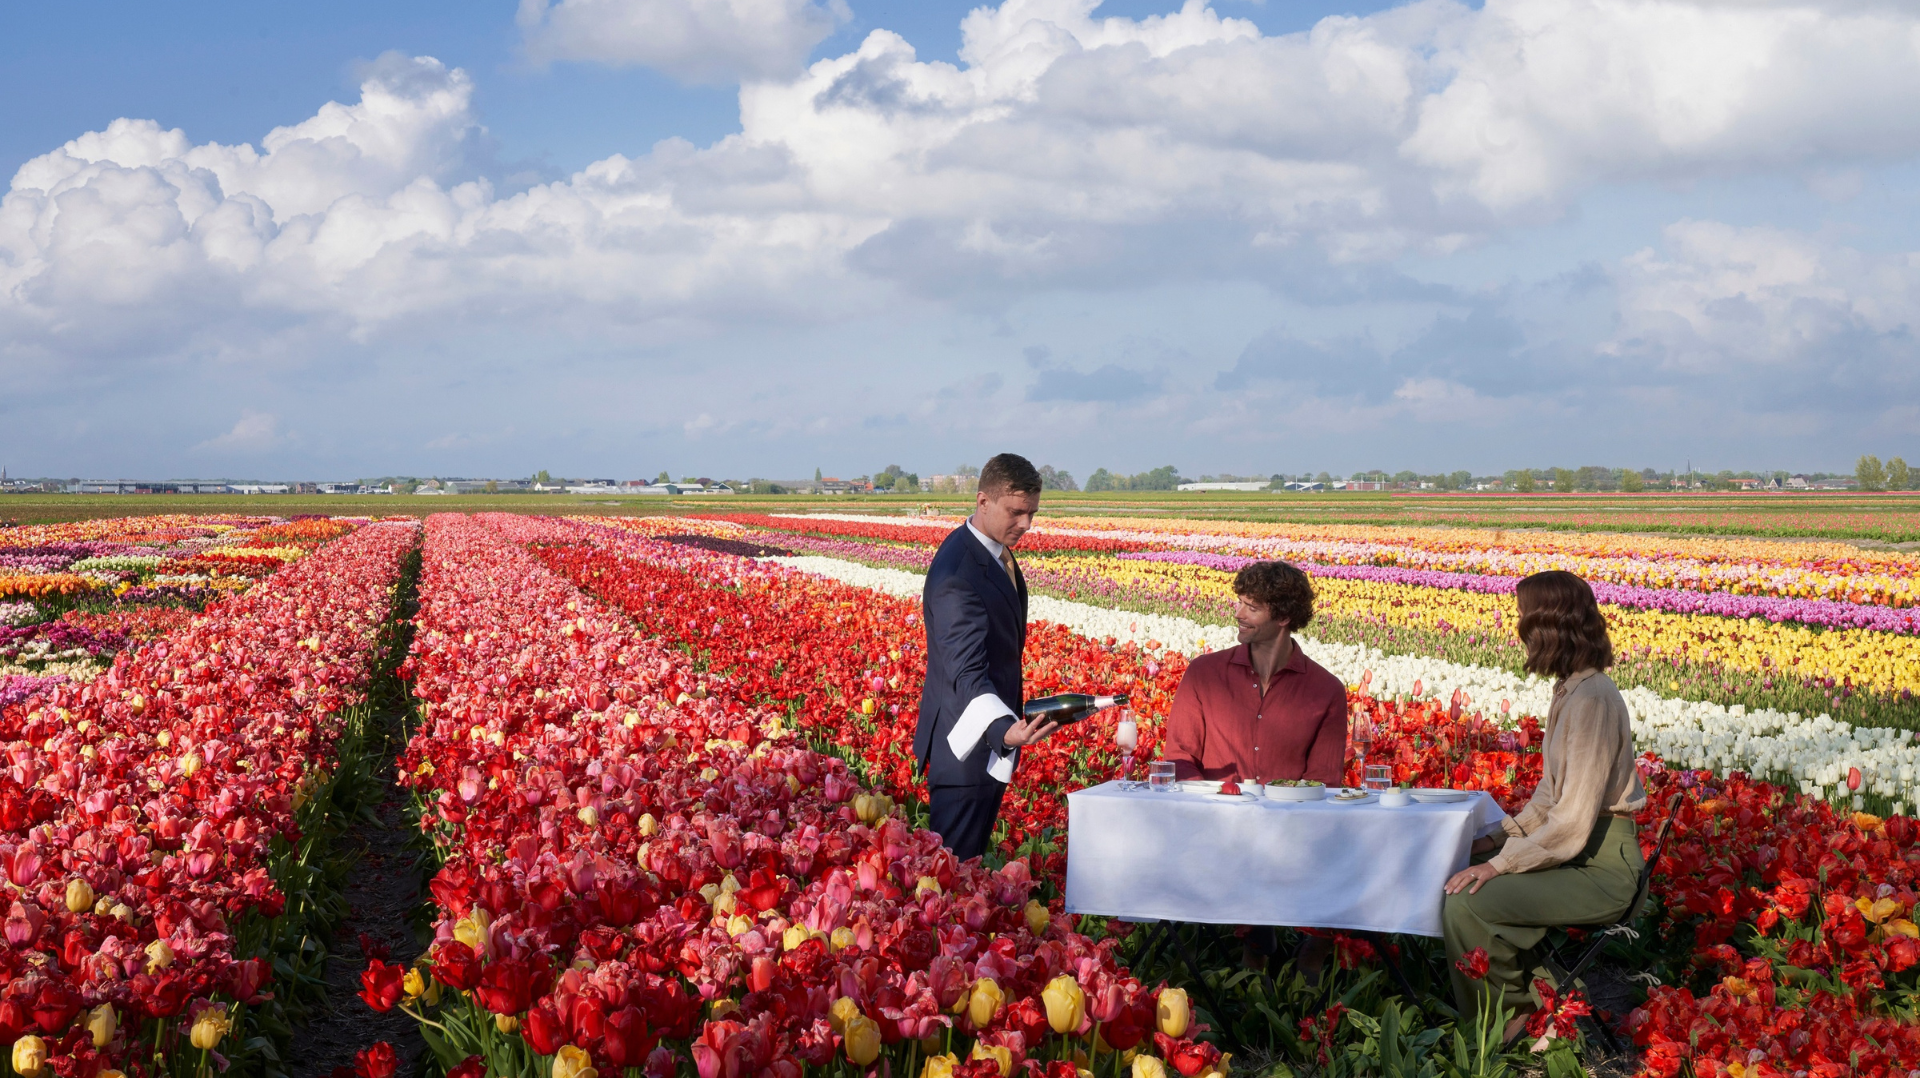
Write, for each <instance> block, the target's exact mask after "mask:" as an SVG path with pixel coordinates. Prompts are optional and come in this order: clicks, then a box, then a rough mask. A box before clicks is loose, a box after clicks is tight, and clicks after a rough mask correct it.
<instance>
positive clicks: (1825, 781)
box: [766, 556, 1920, 810]
mask: <svg viewBox="0 0 1920 1078" xmlns="http://www.w3.org/2000/svg"><path fill="white" fill-rule="evenodd" d="M766 560H767V561H769V562H777V563H780V564H783V565H787V566H789V567H791V568H794V569H799V570H802V571H804V572H810V573H817V574H819V575H821V576H825V577H830V578H832V579H835V580H840V581H843V582H845V583H848V584H854V585H857V586H859V587H865V588H871V589H873V590H875V591H879V592H884V593H886V594H889V595H898V596H906V597H915V596H918V595H920V594H921V591H922V589H923V587H924V585H925V583H926V577H925V576H923V575H921V574H919V573H910V572H906V571H904V570H901V569H884V568H877V567H874V566H870V565H862V564H860V563H859V562H853V561H846V560H843V559H840V558H826V557H811V556H809V557H796V558H768V559H766ZM1028 614H1029V616H1030V617H1032V618H1033V619H1034V620H1039V621H1051V622H1054V623H1056V624H1059V625H1063V626H1065V627H1067V628H1069V629H1071V630H1073V631H1074V632H1077V633H1080V634H1081V635H1083V636H1088V637H1092V638H1095V639H1101V640H1104V639H1106V638H1107V637H1113V638H1115V639H1116V640H1118V641H1121V642H1132V643H1137V644H1140V645H1142V646H1146V645H1149V644H1154V645H1158V646H1160V647H1165V648H1168V649H1171V650H1173V651H1177V652H1180V653H1181V654H1183V655H1186V656H1189V657H1191V656H1194V655H1199V654H1201V653H1203V652H1208V651H1218V650H1220V649H1222V648H1227V647H1231V646H1233V644H1234V643H1235V632H1234V630H1233V629H1232V628H1231V627H1229V626H1221V625H1205V624H1202V623H1200V622H1196V621H1191V620H1188V619H1186V618H1178V617H1171V616H1168V615H1164V614H1138V613H1134V612H1132V611H1126V610H1114V609H1110V608H1107V607H1101V606H1093V605H1091V604H1088V603H1078V602H1070V601H1068V600H1065V599H1056V598H1053V597H1051V596H1045V595H1036V596H1033V597H1032V599H1031V600H1030V601H1029V603H1028ZM1298 639H1299V641H1300V644H1301V646H1302V647H1303V648H1304V649H1305V650H1306V652H1307V654H1308V655H1310V656H1312V658H1313V659H1314V661H1316V662H1318V663H1319V664H1320V665H1322V666H1324V667H1326V668H1327V669H1328V670H1329V671H1331V672H1332V673H1333V674H1334V675H1335V676H1337V677H1339V678H1340V679H1341V680H1342V681H1344V682H1346V683H1347V684H1349V685H1357V684H1359V683H1360V682H1361V680H1362V679H1363V678H1364V677H1366V675H1367V674H1369V673H1371V675H1372V678H1371V680H1370V681H1369V682H1368V686H1369V690H1370V691H1371V692H1373V693H1375V694H1376V695H1382V696H1411V695H1413V693H1414V691H1415V687H1416V686H1418V688H1419V691H1420V695H1422V696H1425V697H1439V698H1442V699H1450V698H1451V697H1452V695H1453V693H1454V692H1455V691H1456V690H1458V691H1459V692H1461V693H1462V694H1464V696H1465V697H1466V699H1467V703H1468V706H1469V707H1470V708H1475V709H1479V710H1482V711H1483V712H1484V713H1485V714H1488V715H1490V716H1492V717H1495V718H1503V717H1504V718H1505V719H1506V720H1507V721H1513V720H1516V719H1518V718H1519V717H1520V716H1523V715H1535V716H1541V717H1544V716H1545V715H1546V713H1547V709H1548V707H1549V706H1550V705H1551V704H1552V702H1553V683H1552V682H1551V681H1548V680H1546V679H1544V678H1539V677H1534V676H1532V675H1526V676H1522V675H1517V674H1514V673H1512V672H1511V671H1508V670H1502V669H1498V668H1495V667H1486V666H1470V665H1465V664H1461V663H1452V662H1447V661H1446V660H1444V659H1436V658H1431V657H1428V656H1423V655H1389V654H1386V653H1384V652H1382V651H1380V650H1379V649H1378V648H1371V647H1365V646H1362V645H1357V644H1342V643H1336V642H1334V641H1328V640H1315V639H1312V638H1310V637H1306V636H1302V637H1299V638H1298ZM1621 695H1622V696H1623V697H1625V699H1626V703H1627V710H1628V712H1629V714H1631V715H1632V717H1633V733H1634V743H1635V745H1636V747H1638V748H1639V749H1641V750H1642V751H1652V752H1653V753H1654V754H1656V755H1657V756H1659V757H1660V758H1661V759H1662V760H1664V761H1666V762H1667V763H1668V764H1669V765H1670V766H1674V767H1686V768H1701V769H1707V770H1711V771H1715V772H1719V773H1723V774H1724V773H1725V772H1727V771H1734V770H1738V771H1745V772H1747V773H1748V774H1751V775H1755V776H1761V777H1769V778H1772V779H1774V780H1776V781H1785V782H1789V783H1791V784H1792V785H1794V786H1796V787H1797V788H1799V789H1800V790H1801V791H1802V792H1805V793H1810V794H1814V795H1816V796H1821V797H1825V798H1828V799H1830V800H1834V801H1844V800H1845V799H1847V798H1849V797H1852V796H1854V795H1855V794H1856V793H1858V794H1874V795H1878V796H1880V797H1884V798H1887V799H1889V800H1891V801H1893V802H1894V803H1895V805H1896V810H1897V806H1898V805H1899V803H1900V802H1901V801H1902V800H1903V799H1908V798H1911V799H1912V800H1913V801H1915V802H1916V803H1920V745H1916V744H1915V742H1914V738H1913V734H1912V731H1907V730H1890V729H1883V728H1870V727H1856V726H1852V725H1850V724H1848V723H1844V722H1837V721H1835V720H1834V719H1833V717H1832V716H1831V715H1826V714H1820V715H1815V716H1811V717H1808V716H1803V715H1801V714H1800V713H1799V712H1797V711H1792V712H1781V711H1775V710H1772V709H1764V710H1759V711H1750V710H1748V709H1747V708H1746V707H1744V706H1742V705H1739V704H1735V705H1733V706H1731V707H1729V706H1727V705H1724V704H1716V703H1711V702H1707V701H1700V700H1679V699H1674V698H1671V697H1665V696H1661V695H1660V694H1659V693H1657V692H1655V691H1653V690H1652V689H1648V688H1646V687H1644V686H1637V687H1634V688H1630V689H1625V690H1622V693H1621ZM1502 702H1506V703H1508V704H1510V710H1509V711H1507V712H1504V713H1503V712H1502V710H1501V708H1500V704H1501V703H1502ZM1856 770H1857V771H1858V772H1859V776H1860V779H1859V784H1858V786H1857V788H1855V787H1853V786H1851V785H1850V784H1849V782H1848V779H1849V774H1850V773H1851V772H1853V771H1856Z"/></svg>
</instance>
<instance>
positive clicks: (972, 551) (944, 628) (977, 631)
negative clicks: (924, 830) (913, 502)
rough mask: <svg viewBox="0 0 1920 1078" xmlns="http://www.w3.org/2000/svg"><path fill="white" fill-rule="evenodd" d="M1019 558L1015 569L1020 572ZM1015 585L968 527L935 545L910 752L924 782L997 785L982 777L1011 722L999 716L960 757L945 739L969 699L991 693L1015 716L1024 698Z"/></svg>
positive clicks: (1023, 596) (1022, 592) (1023, 597)
mask: <svg viewBox="0 0 1920 1078" xmlns="http://www.w3.org/2000/svg"><path fill="white" fill-rule="evenodd" d="M1018 565H1019V563H1018V562H1016V563H1015V570H1014V571H1015V572H1016V573H1019V569H1018ZM1019 576H1020V579H1019V584H1018V586H1016V585H1015V584H1013V583H1012V582H1009V581H1008V580H1007V571H1006V570H1005V569H1004V568H1002V567H1001V565H1000V563H999V562H997V561H995V560H993V556H992V555H990V554H988V553H987V548H986V547H984V546H982V545H981V544H980V540H979V539H977V538H975V537H974V534H973V532H972V531H970V530H969V529H968V528H967V526H966V525H965V524H962V525H961V526H960V527H958V528H955V529H954V530H953V532H952V534H950V535H948V536H947V538H946V540H945V541H944V542H942V543H941V544H940V550H939V552H937V553H936V554H934V556H933V564H932V565H931V566H929V567H928V569H927V586H926V591H925V592H924V593H923V595H922V598H921V603H922V610H923V613H924V619H925V621H926V627H927V682H926V687H925V688H924V689H922V690H921V693H920V724H919V726H918V727H917V728H916V729H915V730H914V735H913V754H914V755H915V756H917V757H919V759H920V769H921V770H922V771H923V772H924V773H925V774H926V776H927V784H928V785H929V786H989V785H990V786H999V785H1000V782H999V781H998V780H997V779H995V778H994V777H993V776H991V775H989V774H987V757H988V750H989V749H1002V748H1003V747H1004V746H1003V744H1002V742H1001V740H1000V739H1001V737H1002V736H1004V735H1005V734H1006V732H1007V730H1008V729H1009V728H1010V727H1012V725H1013V723H1014V720H1013V719H1012V718H1002V719H1000V720H999V721H997V722H995V723H993V724H992V725H991V726H990V727H988V729H987V734H986V736H985V737H983V738H981V741H980V744H978V745H975V746H974V748H973V751H972V752H971V753H968V754H967V758H966V759H964V760H961V759H956V758H955V757H954V755H953V749H952V748H951V747H949V746H948V744H947V735H948V734H949V733H951V732H952V730H953V724H954V723H955V722H956V721H957V720H958V719H959V718H960V714H961V713H962V712H964V711H965V710H966V709H967V705H968V704H970V703H972V702H973V700H974V698H975V697H977V696H979V695H981V694H982V693H993V694H994V695H996V696H998V697H999V698H1000V699H1001V701H1002V702H1004V703H1005V704H1006V705H1007V706H1008V707H1010V708H1012V709H1013V710H1014V712H1015V714H1018V713H1019V711H1020V707H1021V704H1022V703H1023V700H1022V697H1021V676H1020V653H1021V651H1022V650H1023V649H1024V648H1025V647H1026V644H1027V581H1026V574H1025V573H1020V574H1019Z"/></svg>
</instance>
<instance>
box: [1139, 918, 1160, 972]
mask: <svg viewBox="0 0 1920 1078" xmlns="http://www.w3.org/2000/svg"><path fill="white" fill-rule="evenodd" d="M1144 931H1145V932H1146V935H1145V937H1143V939H1144V942H1145V943H1146V946H1145V947H1144V948H1142V950H1141V951H1140V961H1139V962H1138V963H1137V964H1136V965H1135V967H1134V968H1135V969H1136V970H1138V972H1139V975H1140V977H1141V979H1142V980H1143V981H1144V980H1145V979H1146V978H1147V977H1148V976H1149V975H1150V974H1149V971H1150V970H1152V969H1153V953H1154V952H1155V951H1157V950H1159V949H1160V944H1161V943H1162V942H1163V941H1164V940H1165V939H1166V938H1167V935H1166V934H1167V922H1165V921H1149V922H1147V924H1146V926H1145V929H1144Z"/></svg>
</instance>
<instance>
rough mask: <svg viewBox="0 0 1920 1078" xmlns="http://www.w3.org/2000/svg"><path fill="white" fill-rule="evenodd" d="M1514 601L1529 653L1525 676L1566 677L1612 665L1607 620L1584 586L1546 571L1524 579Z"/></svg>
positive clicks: (1575, 579)
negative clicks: (1518, 605)
mask: <svg viewBox="0 0 1920 1078" xmlns="http://www.w3.org/2000/svg"><path fill="white" fill-rule="evenodd" d="M1514 598H1515V599H1517V600H1519V603H1520V627H1519V628H1520V642H1521V643H1522V644H1525V645H1526V648H1527V661H1526V668H1527V669H1528V670H1529V671H1531V672H1533V673H1536V674H1540V675H1542V676H1545V675H1552V676H1554V677H1557V678H1564V677H1568V676H1570V675H1572V674H1576V673H1578V672H1580V671H1582V670H1605V669H1606V668H1607V667H1609V666H1612V665H1613V641H1612V640H1611V639H1610V638H1609V637H1608V636H1607V619H1606V617H1605V616H1604V615H1602V614H1601V613H1600V604H1599V603H1598V602H1597V601H1595V599H1594V597H1593V589H1592V588H1591V587H1589V586H1587V582H1586V581H1584V580H1582V579H1580V578H1579V577H1577V576H1575V575H1573V574H1572V573H1569V572H1566V571H1564V570H1560V569H1550V570H1548V571H1546V572H1544V573H1535V574H1533V575H1532V576H1529V577H1526V578H1524V579H1522V580H1521V581H1520V584H1519V586H1518V587H1516V588H1515V589H1514Z"/></svg>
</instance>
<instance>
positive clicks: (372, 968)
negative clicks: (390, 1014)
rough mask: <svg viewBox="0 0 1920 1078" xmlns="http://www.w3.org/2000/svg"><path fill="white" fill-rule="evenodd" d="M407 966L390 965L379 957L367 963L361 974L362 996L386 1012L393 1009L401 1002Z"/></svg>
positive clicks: (376, 1007) (370, 1004)
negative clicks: (402, 984)
mask: <svg viewBox="0 0 1920 1078" xmlns="http://www.w3.org/2000/svg"><path fill="white" fill-rule="evenodd" d="M406 975H407V967H405V966H399V965H394V966H389V965H387V964H386V963H385V962H382V961H380V960H379V959H378V958H376V959H374V960H373V961H371V962H369V963H368V964H367V968H366V970H365V971H363V972H362V973H361V974H360V998H361V999H363V1000H365V1001H366V1004H367V1006H369V1007H372V1008H373V1009H374V1010H376V1011H380V1012H381V1013H383V1014H384V1013H385V1012H387V1011H390V1010H393V1008H394V1005H395V1004H397V1003H399V1002H400V994H401V982H402V981H403V980H404V979H405V978H406Z"/></svg>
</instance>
